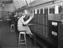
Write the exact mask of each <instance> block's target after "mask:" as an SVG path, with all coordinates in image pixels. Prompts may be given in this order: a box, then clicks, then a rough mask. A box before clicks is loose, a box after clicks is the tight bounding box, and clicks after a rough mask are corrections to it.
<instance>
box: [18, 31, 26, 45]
mask: <svg viewBox="0 0 63 48" xmlns="http://www.w3.org/2000/svg"><path fill="white" fill-rule="evenodd" d="M19 44H26V31H20V32H19Z"/></svg>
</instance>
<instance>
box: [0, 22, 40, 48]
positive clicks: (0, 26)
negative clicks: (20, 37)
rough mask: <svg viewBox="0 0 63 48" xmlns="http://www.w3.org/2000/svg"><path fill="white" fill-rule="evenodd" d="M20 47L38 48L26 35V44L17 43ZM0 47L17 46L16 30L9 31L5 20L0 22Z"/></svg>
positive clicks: (10, 47) (12, 47)
mask: <svg viewBox="0 0 63 48" xmlns="http://www.w3.org/2000/svg"><path fill="white" fill-rule="evenodd" d="M19 47H20V48H39V46H37V45H36V44H33V43H32V42H31V40H30V39H29V38H28V37H27V44H26V46H25V45H19ZM0 48H18V46H17V37H16V32H10V25H9V23H7V22H0Z"/></svg>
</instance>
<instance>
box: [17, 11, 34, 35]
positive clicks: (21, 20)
mask: <svg viewBox="0 0 63 48" xmlns="http://www.w3.org/2000/svg"><path fill="white" fill-rule="evenodd" d="M26 17H29V18H28V19H27V20H24V19H25V18H26ZM33 17H34V14H33V13H31V12H29V11H27V10H24V12H23V13H22V16H21V17H20V18H19V20H18V26H17V27H18V31H22V30H25V31H26V34H32V32H31V30H30V28H29V27H28V26H27V24H28V23H29V22H30V21H31V20H32V19H33ZM23 25H25V26H23Z"/></svg>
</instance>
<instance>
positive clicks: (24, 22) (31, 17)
mask: <svg viewBox="0 0 63 48" xmlns="http://www.w3.org/2000/svg"><path fill="white" fill-rule="evenodd" d="M33 17H34V16H33V15H32V16H30V18H29V19H28V20H26V21H24V20H22V21H23V24H24V25H27V24H28V23H29V22H30V21H31V20H32V19H33Z"/></svg>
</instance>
